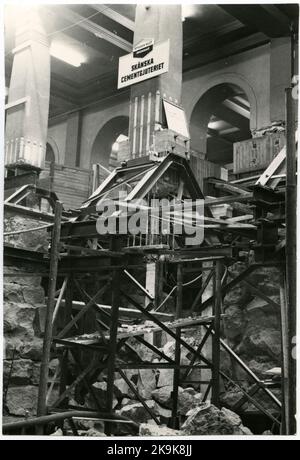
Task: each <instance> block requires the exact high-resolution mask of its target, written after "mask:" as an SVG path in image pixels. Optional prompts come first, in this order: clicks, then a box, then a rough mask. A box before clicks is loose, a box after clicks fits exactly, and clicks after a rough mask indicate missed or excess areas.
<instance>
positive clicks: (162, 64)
mask: <svg viewBox="0 0 300 460" xmlns="http://www.w3.org/2000/svg"><path fill="white" fill-rule="evenodd" d="M169 53H170V43H169V40H167V41H165V42H162V43H157V44H156V45H154V40H153V39H147V40H142V41H141V42H139V43H138V44H137V45H136V46H135V47H134V48H133V51H132V53H130V54H126V55H125V56H121V57H120V59H119V73H118V89H120V88H124V87H125V86H130V85H134V84H135V83H138V82H140V81H143V80H147V79H148V78H153V77H157V76H158V75H161V74H163V73H165V72H168V70H169Z"/></svg>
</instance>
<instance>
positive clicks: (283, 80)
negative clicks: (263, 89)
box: [270, 37, 292, 123]
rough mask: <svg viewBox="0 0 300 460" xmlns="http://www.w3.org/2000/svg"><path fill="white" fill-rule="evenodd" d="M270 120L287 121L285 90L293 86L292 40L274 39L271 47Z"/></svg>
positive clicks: (286, 38) (287, 38)
mask: <svg viewBox="0 0 300 460" xmlns="http://www.w3.org/2000/svg"><path fill="white" fill-rule="evenodd" d="M270 59H271V60H270V120H271V123H273V122H278V121H280V122H281V121H284V120H285V88H287V87H289V86H290V85H291V78H292V75H291V39H290V37H280V38H272V40H271V45H270Z"/></svg>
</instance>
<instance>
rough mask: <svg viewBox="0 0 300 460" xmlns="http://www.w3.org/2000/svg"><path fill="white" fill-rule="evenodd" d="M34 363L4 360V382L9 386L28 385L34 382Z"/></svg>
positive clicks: (28, 360)
mask: <svg viewBox="0 0 300 460" xmlns="http://www.w3.org/2000/svg"><path fill="white" fill-rule="evenodd" d="M32 373H33V362H32V361H31V360H30V359H16V360H7V359H4V360H3V380H4V384H7V383H9V385H28V384H29V383H31V381H32Z"/></svg>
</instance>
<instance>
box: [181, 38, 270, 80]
mask: <svg viewBox="0 0 300 460" xmlns="http://www.w3.org/2000/svg"><path fill="white" fill-rule="evenodd" d="M268 42H269V39H268V38H267V37H266V36H265V35H264V34H262V33H261V32H257V33H255V34H251V35H250V36H247V37H244V38H242V39H240V40H237V41H235V42H231V43H227V44H225V45H223V46H222V45H221V46H218V47H216V48H214V49H212V50H210V51H207V52H201V53H198V54H197V55H196V56H191V57H188V56H186V55H184V59H183V71H184V72H185V71H187V70H191V69H194V68H196V67H200V66H202V65H206V64H209V63H210V62H214V61H216V60H218V59H222V58H225V57H229V56H234V55H235V54H238V53H242V52H243V51H246V50H249V49H252V48H256V47H258V46H262V45H265V44H267V43H268Z"/></svg>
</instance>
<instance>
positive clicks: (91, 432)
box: [81, 428, 106, 438]
mask: <svg viewBox="0 0 300 460" xmlns="http://www.w3.org/2000/svg"><path fill="white" fill-rule="evenodd" d="M81 436H90V437H97V438H99V437H103V436H106V434H104V433H103V431H98V430H96V429H95V428H90V429H89V430H87V431H83V432H82V433H81Z"/></svg>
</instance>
